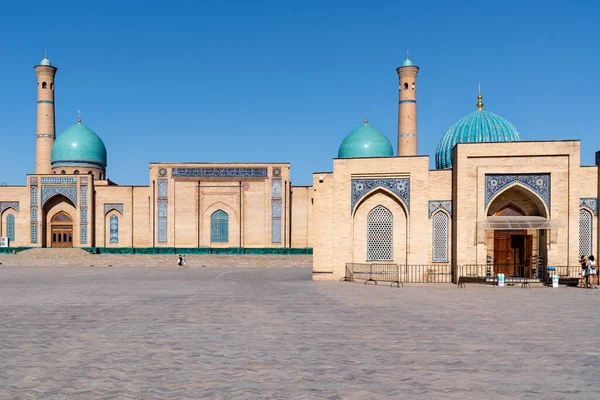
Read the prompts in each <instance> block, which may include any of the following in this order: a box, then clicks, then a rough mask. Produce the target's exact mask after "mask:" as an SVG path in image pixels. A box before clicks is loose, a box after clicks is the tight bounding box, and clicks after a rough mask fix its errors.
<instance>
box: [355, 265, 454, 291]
mask: <svg viewBox="0 0 600 400" xmlns="http://www.w3.org/2000/svg"><path fill="white" fill-rule="evenodd" d="M343 280H344V281H355V280H360V281H364V282H365V284H369V283H374V284H377V282H390V283H392V284H396V285H397V286H400V285H402V284H403V283H452V266H451V265H398V264H361V263H348V264H346V276H345V277H344V278H343Z"/></svg>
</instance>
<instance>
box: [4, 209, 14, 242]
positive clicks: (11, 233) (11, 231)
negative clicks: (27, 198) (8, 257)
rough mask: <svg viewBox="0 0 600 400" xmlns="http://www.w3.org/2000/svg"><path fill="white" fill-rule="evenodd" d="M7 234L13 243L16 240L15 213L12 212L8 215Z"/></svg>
mask: <svg viewBox="0 0 600 400" xmlns="http://www.w3.org/2000/svg"><path fill="white" fill-rule="evenodd" d="M6 236H7V237H8V239H9V240H10V242H11V243H12V242H14V241H15V237H16V235H15V214H13V213H12V212H9V213H8V215H7V216H6Z"/></svg>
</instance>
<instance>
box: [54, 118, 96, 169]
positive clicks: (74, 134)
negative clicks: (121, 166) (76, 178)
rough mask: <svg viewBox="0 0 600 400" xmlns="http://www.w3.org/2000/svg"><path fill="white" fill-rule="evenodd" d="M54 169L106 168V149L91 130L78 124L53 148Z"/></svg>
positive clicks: (57, 141)
mask: <svg viewBox="0 0 600 400" xmlns="http://www.w3.org/2000/svg"><path fill="white" fill-rule="evenodd" d="M50 162H51V164H52V167H61V166H86V167H94V168H103V169H104V168H106V147H104V143H103V142H102V139H100V137H99V136H98V135H96V134H95V133H94V131H92V130H91V129H90V128H88V127H87V126H85V125H83V124H82V123H77V124H75V125H73V126H71V127H69V128H67V129H66V130H65V131H64V132H63V133H61V134H60V135H59V136H58V138H57V139H56V141H55V142H54V145H53V146H52V155H51V159H50Z"/></svg>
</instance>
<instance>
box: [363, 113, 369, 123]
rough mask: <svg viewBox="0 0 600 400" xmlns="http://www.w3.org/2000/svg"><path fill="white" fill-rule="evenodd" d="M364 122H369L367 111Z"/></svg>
mask: <svg viewBox="0 0 600 400" xmlns="http://www.w3.org/2000/svg"><path fill="white" fill-rule="evenodd" d="M364 123H365V125H366V124H368V123H369V117H367V113H365V119H364Z"/></svg>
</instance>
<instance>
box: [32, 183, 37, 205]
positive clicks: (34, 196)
mask: <svg viewBox="0 0 600 400" xmlns="http://www.w3.org/2000/svg"><path fill="white" fill-rule="evenodd" d="M37 202H38V188H37V186H32V187H31V204H32V205H37Z"/></svg>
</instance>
